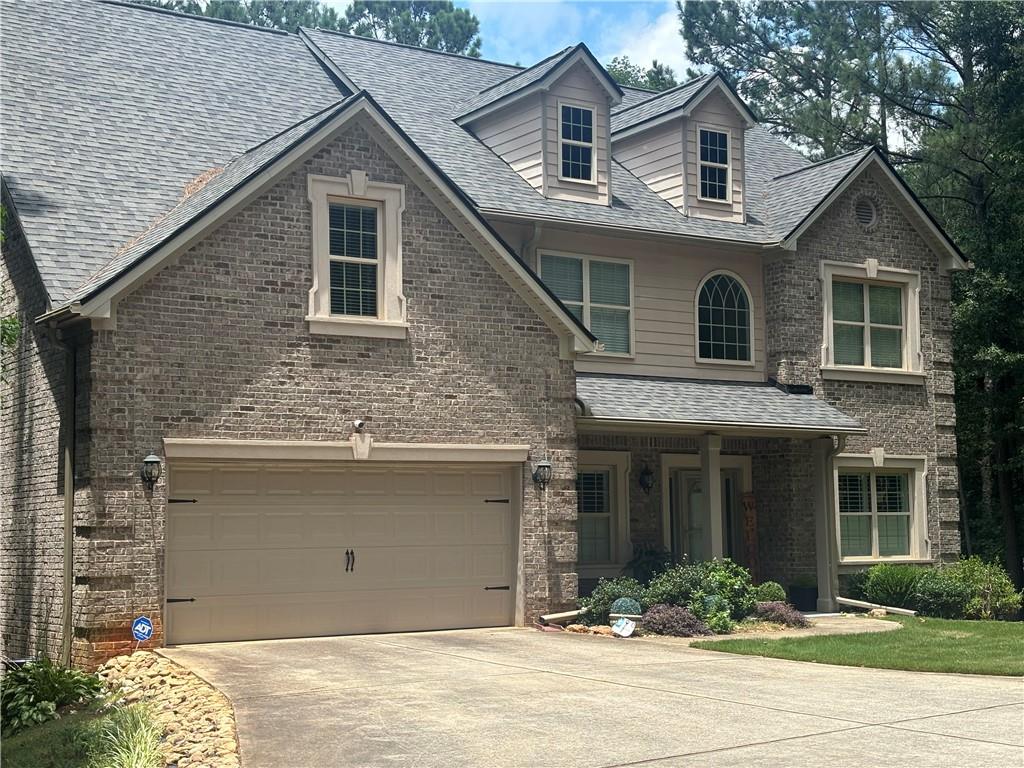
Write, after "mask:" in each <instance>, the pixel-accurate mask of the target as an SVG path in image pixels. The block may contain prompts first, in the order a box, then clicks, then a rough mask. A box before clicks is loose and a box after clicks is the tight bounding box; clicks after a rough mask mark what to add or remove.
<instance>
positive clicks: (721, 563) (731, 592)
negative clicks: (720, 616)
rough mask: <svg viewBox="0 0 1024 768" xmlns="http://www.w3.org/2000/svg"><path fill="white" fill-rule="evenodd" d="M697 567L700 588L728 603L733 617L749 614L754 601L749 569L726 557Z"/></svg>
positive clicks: (740, 617)
mask: <svg viewBox="0 0 1024 768" xmlns="http://www.w3.org/2000/svg"><path fill="white" fill-rule="evenodd" d="M697 567H698V568H699V569H700V571H701V579H700V588H701V590H702V591H703V592H705V593H707V594H709V595H718V596H719V597H721V598H722V599H723V600H724V601H725V602H726V603H728V604H729V612H730V615H731V617H732V618H733V619H737V620H738V619H742V618H744V617H746V616H749V615H750V614H751V612H752V611H753V610H754V603H755V602H756V601H755V599H754V583H753V581H752V580H751V578H750V571H748V570H747V569H746V568H744V567H743V566H742V565H739V564H738V563H734V562H733V561H732V560H730V559H729V558H727V557H726V558H722V559H721V560H718V559H715V560H708V561H706V562H703V563H700V564H699V565H698V566H697ZM712 629H713V627H712Z"/></svg>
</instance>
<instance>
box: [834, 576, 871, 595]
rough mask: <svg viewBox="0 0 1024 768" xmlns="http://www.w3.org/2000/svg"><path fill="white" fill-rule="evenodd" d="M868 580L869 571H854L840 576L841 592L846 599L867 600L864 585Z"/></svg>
mask: <svg viewBox="0 0 1024 768" xmlns="http://www.w3.org/2000/svg"><path fill="white" fill-rule="evenodd" d="M867 580H868V572H867V571H854V572H853V573H849V574H841V575H840V576H839V590H840V594H842V595H843V596H844V597H851V598H853V599H854V600H867V599H868V598H867V595H866V594H865V592H864V585H865V583H866V582H867Z"/></svg>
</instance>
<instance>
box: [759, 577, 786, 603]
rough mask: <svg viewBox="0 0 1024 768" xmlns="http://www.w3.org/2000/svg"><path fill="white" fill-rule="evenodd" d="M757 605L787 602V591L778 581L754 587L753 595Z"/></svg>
mask: <svg viewBox="0 0 1024 768" xmlns="http://www.w3.org/2000/svg"><path fill="white" fill-rule="evenodd" d="M752 597H753V598H754V602H755V603H778V602H782V603H784V602H786V590H785V588H784V587H783V586H782V585H781V584H779V582H777V581H766V582H764V583H763V584H758V585H757V586H756V587H754V594H753V595H752Z"/></svg>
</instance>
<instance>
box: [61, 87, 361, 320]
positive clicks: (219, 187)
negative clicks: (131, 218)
mask: <svg viewBox="0 0 1024 768" xmlns="http://www.w3.org/2000/svg"><path fill="white" fill-rule="evenodd" d="M352 101H355V97H353V98H350V99H348V100H347V102H338V104H337V105H335V106H333V107H331V108H328V109H325V110H323V111H321V112H319V113H318V114H316V115H312V116H311V117H309V118H307V119H305V120H302V121H300V122H299V123H298V124H296V125H294V126H292V127H291V128H288V129H286V130H285V131H283V132H281V133H279V134H278V135H277V136H275V137H273V138H271V139H270V140H269V141H265V142H261V143H260V144H257V145H256V146H254V147H252V148H250V149H248V150H246V151H245V152H242V153H241V154H240V155H238V156H237V157H235V158H233V159H232V160H230V161H229V162H228V163H227V164H225V165H224V167H223V168H217V169H213V170H214V173H215V175H213V176H212V177H211V178H209V180H208V181H206V183H205V184H203V185H202V186H200V187H199V188H198V189H197V190H196V191H195V192H194V193H193V194H190V195H187V196H184V197H182V198H181V199H180V200H179V202H178V204H177V205H175V206H174V207H173V208H171V209H170V210H169V211H167V213H166V214H165V215H163V216H161V217H160V218H159V219H157V220H156V221H155V222H153V223H152V225H151V226H150V227H149V228H148V229H146V230H145V231H144V232H143V233H141V234H140V235H139V236H138V237H136V239H134V240H132V241H129V242H128V243H127V244H126V245H125V246H123V247H122V248H121V250H119V251H118V252H117V254H116V255H115V256H114V258H112V259H111V260H110V261H108V262H107V263H106V264H105V265H104V266H103V267H102V268H101V269H100V270H99V271H98V272H96V273H94V274H93V275H92V276H91V277H90V278H89V279H88V280H86V281H85V282H84V283H83V284H82V285H81V286H79V287H78V288H77V289H76V290H75V291H74V293H72V294H71V295H70V296H69V297H68V301H76V300H79V299H83V298H85V297H87V296H89V295H90V294H91V293H92V292H93V291H94V290H96V289H97V288H99V287H101V286H103V284H104V283H106V282H108V281H109V280H111V279H113V278H115V277H117V276H118V275H119V274H120V273H121V272H122V271H124V270H125V269H127V268H129V267H131V266H132V265H134V264H136V263H138V262H139V261H140V260H141V259H143V258H144V257H145V256H146V255H147V254H148V253H149V252H150V251H151V250H153V249H154V248H157V247H159V246H161V245H163V243H164V242H165V241H167V240H168V239H170V238H171V237H173V236H174V235H175V233H176V232H177V231H178V230H179V229H180V228H182V227H184V226H185V225H187V224H188V223H189V222H190V221H191V220H192V219H194V218H195V217H197V216H199V215H200V214H202V213H204V212H206V211H207V210H208V209H209V208H211V207H212V206H213V205H215V204H216V203H217V202H218V201H220V200H221V199H223V198H224V197H226V196H227V195H229V194H230V193H231V192H233V191H234V190H235V189H236V188H238V187H239V186H241V185H242V184H244V183H245V182H246V181H247V180H248V179H249V178H251V177H252V176H255V175H256V174H258V173H260V172H261V171H262V170H263V169H264V168H266V167H267V166H269V165H270V164H271V163H273V162H274V160H276V159H277V158H278V157H279V156H280V155H281V154H283V153H284V152H286V151H287V150H288V149H290V148H291V147H292V146H293V145H295V144H297V143H299V142H301V141H302V140H303V139H304V138H306V137H307V136H309V135H310V134H312V133H313V132H314V131H316V129H317V128H319V127H320V126H322V125H323V124H324V123H327V122H329V121H330V120H331V119H332V118H333V117H334V116H335V115H337V114H338V113H339V112H340V111H341V110H342V109H344V107H345V105H346V103H348V102H352Z"/></svg>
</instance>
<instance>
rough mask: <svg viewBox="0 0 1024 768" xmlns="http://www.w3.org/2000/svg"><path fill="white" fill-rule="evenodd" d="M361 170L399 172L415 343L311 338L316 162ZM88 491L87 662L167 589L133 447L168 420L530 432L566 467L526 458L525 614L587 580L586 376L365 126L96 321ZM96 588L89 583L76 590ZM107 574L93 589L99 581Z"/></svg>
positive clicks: (496, 437)
mask: <svg viewBox="0 0 1024 768" xmlns="http://www.w3.org/2000/svg"><path fill="white" fill-rule="evenodd" d="M353 169H360V170H365V171H367V172H368V173H369V177H370V178H371V179H372V180H375V181H383V182H391V183H400V184H405V185H406V209H405V213H404V215H403V221H402V227H403V229H402V231H403V245H402V247H403V262H404V263H403V273H404V284H405V295H406V298H407V301H408V321H409V323H410V328H409V338H408V340H382V339H363V338H353V337H335V336H311V335H310V334H309V332H308V329H307V325H306V322H305V320H304V317H305V315H306V309H307V294H308V291H309V288H310V286H311V281H312V273H311V248H312V246H311V240H310V236H311V219H310V204H309V202H308V200H307V196H306V195H307V192H306V177H307V174H324V175H328V176H342V175H345V174H347V173H348V172H349V171H350V170H353ZM89 374H90V378H91V382H92V397H91V413H90V419H91V435H92V442H91V450H90V454H89V460H88V469H87V473H88V486H89V491H90V495H91V499H90V504H89V505H88V508H87V510H86V511H85V515H86V516H87V518H88V519H83V520H82V521H81V525H82V530H83V531H87V532H88V534H89V538H88V539H84V538H80V539H79V540H77V541H76V546H78V547H79V549H80V551H81V553H82V557H83V560H82V562H81V563H80V564H79V566H78V569H79V571H78V572H79V575H80V577H81V580H83V581H87V582H88V585H86V584H82V587H83V589H82V594H81V595H80V598H79V595H78V593H77V592H76V599H81V600H82V602H83V608H82V614H81V616H80V621H79V622H78V626H77V627H76V640H75V646H74V652H75V656H76V659H77V660H79V661H80V662H81V663H83V664H86V665H90V664H94V663H97V662H98V661H100V660H101V659H102V658H103V657H105V656H108V655H111V654H112V653H115V652H117V651H120V650H123V649H125V648H126V647H127V638H128V635H129V632H128V625H129V622H130V620H131V619H132V617H133V616H134V615H135V614H137V613H139V612H142V611H145V612H147V613H149V614H150V615H152V616H153V617H154V618H155V619H156V620H157V622H156V623H157V625H158V633H157V637H156V638H155V642H160V641H161V639H162V637H161V630H160V629H159V625H160V619H161V610H160V609H161V606H162V601H163V598H164V594H163V568H164V563H163V546H164V503H163V502H164V499H165V494H166V485H165V483H164V480H163V479H162V480H161V481H160V483H159V484H158V486H157V488H156V491H155V493H154V495H153V498H152V499H148V498H147V496H146V493H145V492H144V490H143V488H142V487H141V484H140V483H139V481H138V468H139V463H140V461H141V459H142V457H143V456H145V455H146V454H147V453H149V452H150V451H154V450H155V451H157V452H158V453H159V452H160V446H161V440H162V438H165V437H179V438H180V437H207V438H236V439H293V440H296V439H310V440H345V439H348V437H349V435H350V433H351V423H352V420H353V419H356V418H364V419H365V420H366V423H367V431H368V433H369V434H370V435H372V436H373V437H374V439H375V440H378V441H399V442H451V443H510V444H515V443H519V444H525V443H528V444H530V445H531V446H532V448H533V455H534V457H535V458H540V457H544V456H548V457H550V458H551V460H552V462H553V464H554V466H555V470H556V471H555V479H554V482H553V483H552V485H551V486H550V487H549V489H548V491H547V494H546V499H544V500H542V499H540V498H539V497H538V494H537V492H536V490H535V487H534V484H533V482H532V480H531V479H530V471H529V468H528V467H524V471H523V479H522V486H523V496H524V509H523V515H522V518H523V519H522V547H523V550H524V552H523V560H524V564H525V575H524V581H525V583H524V587H525V595H526V612H527V618H528V619H530V618H533V617H535V616H536V615H537V614H538V613H543V612H546V611H547V610H550V609H559V608H563V607H565V606H566V605H568V604H569V603H570V602H571V601H572V600H573V599H574V598H575V595H576V576H575V560H576V539H575V517H576V507H575V486H574V479H575V456H576V439H575V425H574V405H573V403H574V397H575V380H574V377H573V371H572V364H571V363H570V362H566V361H561V360H560V359H559V347H558V340H557V338H556V336H555V335H554V334H553V333H552V332H551V330H550V329H549V328H548V327H547V326H546V325H545V324H544V323H543V322H542V321H541V320H540V319H539V318H538V317H537V316H536V314H535V313H534V312H533V311H532V310H531V309H530V308H529V307H528V306H527V305H526V304H525V303H524V302H523V301H522V299H521V298H520V297H519V296H518V295H516V294H515V293H514V291H513V290H512V289H511V288H510V287H509V286H508V285H507V284H506V283H505V282H504V281H503V280H502V279H501V277H500V276H498V275H497V274H496V273H495V272H494V270H493V269H492V268H491V267H490V266H489V265H488V264H487V262H486V261H485V260H484V259H483V257H482V256H480V255H479V254H478V253H477V252H476V251H475V250H474V248H473V247H472V246H471V245H470V244H469V243H468V242H467V241H466V240H465V239H464V238H463V237H462V236H461V235H460V234H459V233H458V231H457V230H456V229H455V228H454V227H453V226H452V225H451V224H450V223H449V221H448V220H447V219H446V218H445V217H444V215H443V214H442V213H441V212H440V211H439V210H438V208H437V207H435V206H434V205H433V204H432V203H431V202H430V200H429V199H428V198H427V196H426V195H425V194H424V193H423V192H422V191H421V190H420V189H419V188H418V187H416V186H415V185H414V183H413V182H412V181H410V179H409V178H407V177H406V176H405V174H404V173H403V172H402V171H401V169H400V168H399V167H398V165H397V164H396V163H395V162H394V161H393V160H392V159H391V158H390V157H389V156H388V155H387V154H386V153H385V152H384V151H383V150H382V149H381V147H380V146H379V145H378V144H377V143H376V142H375V141H374V140H373V139H372V138H371V137H370V135H369V134H368V133H367V132H366V131H365V130H364V129H363V128H361V127H359V126H355V127H351V128H350V129H348V130H347V131H346V132H345V133H343V134H342V135H341V136H340V137H339V138H337V139H336V140H334V141H332V143H331V144H329V145H328V146H327V147H325V148H324V149H323V150H321V151H319V152H318V153H317V154H316V155H315V156H314V157H312V158H311V159H309V160H308V161H306V162H304V163H303V164H302V166H301V167H299V168H297V169H296V170H295V171H294V172H291V173H289V174H288V175H287V176H286V177H285V178H283V179H282V180H281V181H280V182H279V183H277V184H276V185H275V186H274V187H273V188H272V189H271V190H270V191H269V192H267V193H266V194H264V195H262V196H261V197H259V198H258V199H257V200H255V201H254V202H252V203H251V204H249V205H248V206H247V207H246V208H245V209H243V210H242V211H241V212H239V213H237V214H236V215H234V216H233V217H232V218H231V219H230V220H229V221H228V222H226V223H224V224H223V225H221V226H220V227H219V228H218V229H217V230H216V231H215V232H213V233H212V234H210V235H209V236H207V237H206V238H205V239H204V240H202V241H201V242H200V243H199V244H197V245H196V246H194V247H192V248H191V249H189V250H188V251H187V252H186V253H184V254H182V256H181V258H180V260H179V261H178V263H176V264H174V265H172V266H169V267H167V268H166V269H165V270H163V271H162V272H161V273H159V274H158V275H157V276H156V277H155V278H154V279H152V280H151V281H150V282H149V283H147V284H146V285H144V286H143V287H141V288H140V289H139V290H137V291H136V292H135V293H133V294H131V295H130V296H128V297H126V298H125V299H124V300H123V301H122V302H121V303H120V304H119V306H118V308H117V328H116V330H112V331H98V332H96V333H95V334H94V338H93V343H92V347H91V350H90V359H89ZM86 586H88V587H89V589H86V588H85V587H86ZM97 587H99V588H97Z"/></svg>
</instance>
